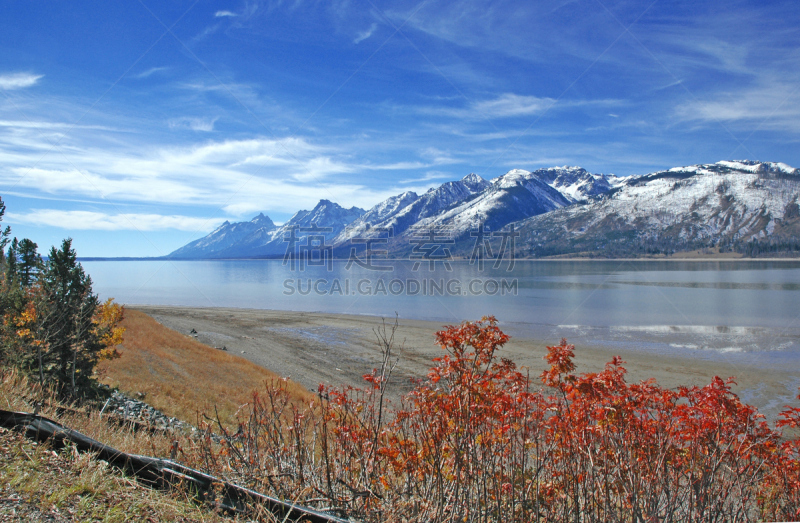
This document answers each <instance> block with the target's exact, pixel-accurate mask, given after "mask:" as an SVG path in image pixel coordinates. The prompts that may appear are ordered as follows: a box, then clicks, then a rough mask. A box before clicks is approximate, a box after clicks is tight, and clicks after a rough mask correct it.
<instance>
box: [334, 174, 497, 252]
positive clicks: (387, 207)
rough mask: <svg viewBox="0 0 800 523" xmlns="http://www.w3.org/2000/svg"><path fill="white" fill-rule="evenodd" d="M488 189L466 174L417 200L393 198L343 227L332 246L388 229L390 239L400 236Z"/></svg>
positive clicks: (413, 196) (403, 196)
mask: <svg viewBox="0 0 800 523" xmlns="http://www.w3.org/2000/svg"><path fill="white" fill-rule="evenodd" d="M490 186H491V184H490V183H489V182H487V181H486V180H484V179H483V178H481V177H480V176H478V175H477V174H475V173H470V174H468V175H467V176H465V177H464V178H462V179H461V180H458V181H454V182H446V183H443V184H442V185H440V186H439V187H435V188H431V189H430V190H429V191H428V192H426V193H425V194H423V195H422V196H417V194H416V193H413V192H405V193H403V194H400V195H398V196H393V197H392V198H389V199H388V200H386V201H384V202H381V203H379V204H378V205H376V206H375V207H373V208H372V209H370V210H369V211H367V212H366V213H365V214H364V215H363V216H362V217H361V218H360V219H359V220H358V221H356V222H354V223H353V224H351V225H350V226H349V227H347V229H346V230H345V231H344V233H343V234H341V235H339V237H337V238H336V240H335V241H334V245H343V244H345V243H347V242H348V241H349V240H350V239H351V238H356V237H363V236H369V235H370V234H371V233H370V232H368V231H369V230H370V229H388V228H390V227H391V229H392V231H393V235H394V236H395V237H397V236H400V235H402V234H403V233H404V232H405V231H406V230H408V229H409V228H410V227H412V226H414V224H416V223H417V222H419V221H420V220H424V219H426V218H429V217H433V216H437V215H439V214H440V213H441V212H442V211H444V210H446V209H448V208H450V207H452V206H453V205H455V204H458V203H459V202H463V201H465V200H468V199H469V198H472V197H473V196H474V195H476V194H478V193H480V192H481V191H483V190H485V189H486V188H488V187H490Z"/></svg>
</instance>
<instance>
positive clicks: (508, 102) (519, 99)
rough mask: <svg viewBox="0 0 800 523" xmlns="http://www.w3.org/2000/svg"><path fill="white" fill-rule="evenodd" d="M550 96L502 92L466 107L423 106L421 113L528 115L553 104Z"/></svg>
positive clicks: (480, 116) (490, 116)
mask: <svg viewBox="0 0 800 523" xmlns="http://www.w3.org/2000/svg"><path fill="white" fill-rule="evenodd" d="M554 103H555V100H554V99H552V98H539V97H537V96H524V95H518V94H514V93H504V94H501V95H500V96H498V97H496V98H491V99H488V100H479V101H474V102H471V103H470V104H469V105H468V106H467V107H445V106H436V107H433V106H425V107H420V108H419V109H418V110H419V111H420V112H422V113H427V114H432V115H441V116H451V117H454V118H471V119H494V118H512V117H517V116H530V115H533V114H538V113H541V112H543V111H545V110H546V109H547V108H548V107H550V106H551V105H553V104H554Z"/></svg>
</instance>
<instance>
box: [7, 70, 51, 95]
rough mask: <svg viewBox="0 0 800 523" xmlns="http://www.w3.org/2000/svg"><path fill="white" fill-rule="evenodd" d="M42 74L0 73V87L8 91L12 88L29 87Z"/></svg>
mask: <svg viewBox="0 0 800 523" xmlns="http://www.w3.org/2000/svg"><path fill="white" fill-rule="evenodd" d="M43 76H44V75H43V74H30V73H11V74H0V89H2V90H5V91H10V90H12V89H23V88H25V87H30V86H32V85H35V84H36V82H38V81H39V79H40V78H42V77H43Z"/></svg>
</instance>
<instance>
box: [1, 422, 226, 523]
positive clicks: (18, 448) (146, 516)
mask: <svg viewBox="0 0 800 523" xmlns="http://www.w3.org/2000/svg"><path fill="white" fill-rule="evenodd" d="M0 497H2V498H3V502H2V503H0V521H44V520H47V521H50V520H52V521H102V522H108V523H116V522H123V521H136V522H140V521H186V522H188V521H207V522H220V523H222V522H226V521H231V519H230V518H226V517H223V516H222V515H220V514H217V513H215V512H213V511H209V510H208V509H207V508H204V507H199V506H197V505H196V504H195V503H192V502H191V500H190V499H188V496H187V494H183V493H181V492H179V491H172V492H159V491H156V490H153V489H150V488H147V487H145V486H143V485H141V484H139V483H137V482H136V481H134V480H132V479H130V478H128V477H126V476H124V475H123V474H122V473H120V472H119V471H117V470H115V469H113V468H111V467H109V466H108V465H106V464H105V463H104V462H102V461H99V460H97V459H95V458H94V457H93V456H92V455H91V454H79V453H77V452H74V450H72V449H71V448H67V449H65V450H63V451H61V452H59V453H56V452H53V451H51V450H49V447H48V446H47V445H40V444H36V443H35V442H32V441H29V440H26V439H25V438H24V437H23V436H22V435H20V434H19V433H18V432H12V431H8V430H6V429H2V428H0ZM238 520H241V519H240V518H237V521H238Z"/></svg>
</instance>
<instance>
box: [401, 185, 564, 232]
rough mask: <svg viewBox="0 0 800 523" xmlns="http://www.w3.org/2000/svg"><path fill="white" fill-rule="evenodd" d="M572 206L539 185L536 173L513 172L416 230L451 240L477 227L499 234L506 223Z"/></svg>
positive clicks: (558, 194)
mask: <svg viewBox="0 0 800 523" xmlns="http://www.w3.org/2000/svg"><path fill="white" fill-rule="evenodd" d="M570 203H572V202H571V201H570V200H569V199H568V198H567V197H566V196H565V195H564V194H562V193H561V192H559V191H558V190H556V189H554V188H553V187H551V186H550V185H548V183H546V182H545V181H542V179H541V178H540V176H539V174H538V172H536V171H535V172H531V171H525V170H523V169H513V170H511V171H508V172H507V173H505V174H504V175H502V176H499V177H497V178H495V179H494V180H492V182H491V184H489V185H487V187H486V188H485V189H484V190H483V191H482V192H480V193H479V194H478V195H477V196H475V197H474V198H471V199H470V200H467V201H465V202H463V203H460V204H459V205H456V206H455V207H453V208H451V209H449V210H446V211H444V212H442V213H439V214H438V215H436V216H433V217H431V218H429V219H427V220H420V221H419V223H418V224H417V226H419V227H436V228H439V227H442V228H447V229H448V230H449V234H450V235H451V236H452V237H454V238H459V237H462V236H464V235H468V234H469V232H470V231H471V230H474V229H476V228H477V227H479V225H480V224H483V225H484V226H486V227H488V228H489V229H491V230H499V229H501V228H502V227H504V226H505V225H507V224H508V223H511V222H514V221H518V220H522V219H524V218H528V217H530V216H535V215H537V214H542V213H546V212H549V211H552V210H554V209H558V208H561V207H564V206H566V205H569V204H570Z"/></svg>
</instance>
